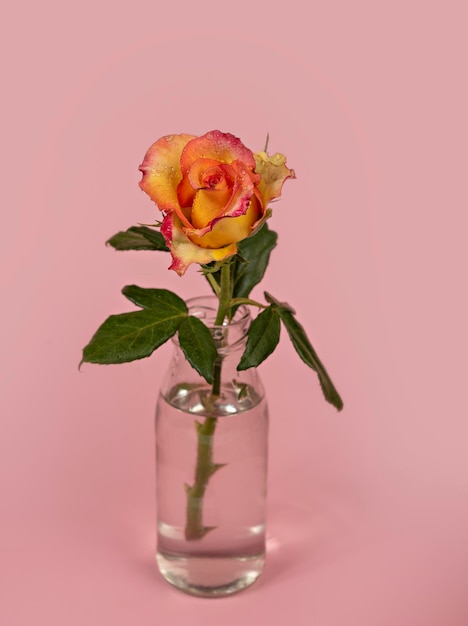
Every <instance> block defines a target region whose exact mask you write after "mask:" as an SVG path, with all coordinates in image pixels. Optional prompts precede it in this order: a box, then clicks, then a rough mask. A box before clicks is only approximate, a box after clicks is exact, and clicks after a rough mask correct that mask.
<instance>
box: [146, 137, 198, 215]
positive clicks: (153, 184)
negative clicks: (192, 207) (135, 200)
mask: <svg viewBox="0 0 468 626" xmlns="http://www.w3.org/2000/svg"><path fill="white" fill-rule="evenodd" d="M191 139H193V135H186V134H181V135H167V136H166V137H161V139H158V141H156V142H155V143H154V144H153V145H152V146H151V147H150V148H149V150H148V151H147V153H146V155H145V158H144V159H143V163H142V164H141V165H140V168H139V169H140V171H141V172H143V178H142V180H141V182H140V188H141V189H142V190H143V191H145V192H146V193H147V194H148V195H149V197H150V198H151V200H153V202H155V203H156V204H157V206H158V208H159V209H160V210H161V211H178V212H180V205H179V200H178V197H177V187H178V185H179V183H180V181H181V180H182V172H181V169H180V156H181V154H182V151H183V149H184V147H185V146H186V145H187V143H188V142H189V141H190V140H191ZM181 218H183V216H182V215H181Z"/></svg>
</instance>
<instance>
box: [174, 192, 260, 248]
mask: <svg viewBox="0 0 468 626" xmlns="http://www.w3.org/2000/svg"><path fill="white" fill-rule="evenodd" d="M261 218H262V210H261V206H260V203H259V201H258V200H257V198H256V196H252V199H251V202H250V203H249V205H248V208H247V211H246V212H245V214H244V215H239V216H238V217H226V216H225V217H221V218H219V219H217V220H215V221H214V223H212V225H211V227H210V228H209V229H208V228H205V229H200V230H198V231H197V230H195V229H193V230H192V229H186V233H187V234H188V235H189V237H190V239H191V240H192V241H193V242H194V243H195V244H197V246H201V247H203V248H219V247H220V246H226V245H228V244H229V243H232V242H239V241H242V240H243V239H246V238H247V237H248V236H249V235H250V234H251V233H252V229H253V228H256V227H257V226H258V220H260V219H261ZM199 233H203V234H202V235H201V236H200V235H199Z"/></svg>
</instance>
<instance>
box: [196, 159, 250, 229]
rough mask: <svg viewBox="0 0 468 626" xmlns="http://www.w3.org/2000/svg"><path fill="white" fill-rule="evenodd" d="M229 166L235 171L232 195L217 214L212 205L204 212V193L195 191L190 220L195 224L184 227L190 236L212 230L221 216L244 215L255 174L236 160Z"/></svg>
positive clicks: (248, 203) (248, 204)
mask: <svg viewBox="0 0 468 626" xmlns="http://www.w3.org/2000/svg"><path fill="white" fill-rule="evenodd" d="M231 167H232V169H233V171H234V172H235V173H236V178H235V181H234V187H233V189H232V196H231V199H230V200H229V201H228V202H226V204H225V206H224V208H223V207H221V208H220V210H218V213H217V214H216V213H215V210H214V207H213V211H212V213H211V214H209V213H208V211H207V212H206V213H205V205H204V204H203V201H204V200H205V195H204V194H202V191H198V192H197V194H196V196H195V200H194V202H193V210H192V220H191V221H192V225H193V226H195V228H189V227H188V228H187V229H186V232H187V234H188V235H189V236H190V237H192V234H193V235H195V236H196V237H203V236H204V235H205V234H206V233H208V232H209V231H211V230H212V228H213V227H214V226H215V224H216V223H217V221H218V220H219V219H221V218H224V217H232V218H234V217H239V216H242V215H245V213H246V211H247V209H248V208H249V206H250V201H251V199H252V197H253V195H254V191H255V185H254V182H253V181H252V177H254V178H255V177H256V175H255V174H253V173H252V172H249V171H248V170H247V169H246V167H245V166H244V164H243V163H239V162H238V161H235V162H234V163H232V164H231ZM257 178H258V176H257ZM257 178H255V180H257ZM194 216H195V219H194ZM206 217H210V218H211V221H207V219H205V218H206ZM195 222H196V223H195ZM198 224H205V226H198Z"/></svg>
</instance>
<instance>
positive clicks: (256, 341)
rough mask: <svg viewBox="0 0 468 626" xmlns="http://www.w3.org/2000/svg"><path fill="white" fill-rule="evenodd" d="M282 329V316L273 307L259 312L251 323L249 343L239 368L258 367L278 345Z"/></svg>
mask: <svg viewBox="0 0 468 626" xmlns="http://www.w3.org/2000/svg"><path fill="white" fill-rule="evenodd" d="M280 330H281V324H280V318H279V316H278V314H277V313H276V311H275V310H274V308H273V307H271V306H270V307H268V308H267V309H265V310H264V311H262V312H261V313H259V314H258V315H257V317H256V318H255V319H254V321H253V322H252V323H251V325H250V328H249V332H248V337H247V345H246V347H245V351H244V354H243V355H242V358H241V360H240V363H239V365H238V366H237V369H238V370H246V369H249V368H250V367H257V365H260V363H261V362H262V361H264V360H265V359H266V358H267V357H268V356H270V354H271V353H272V352H273V351H274V349H275V348H276V346H277V345H278V341H279V338H280Z"/></svg>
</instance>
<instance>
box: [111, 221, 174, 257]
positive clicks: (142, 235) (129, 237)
mask: <svg viewBox="0 0 468 626" xmlns="http://www.w3.org/2000/svg"><path fill="white" fill-rule="evenodd" d="M106 243H107V244H108V245H109V246H112V247H113V248H115V249H116V250H161V251H164V252H168V251H169V248H168V247H167V246H166V242H165V240H164V237H163V236H162V235H161V233H160V232H159V231H157V230H154V229H153V228H148V227H147V226H131V227H130V228H129V229H128V230H126V231H121V232H118V233H117V234H116V235H114V236H113V237H111V238H110V239H109V240H108V241H107V242H106Z"/></svg>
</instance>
